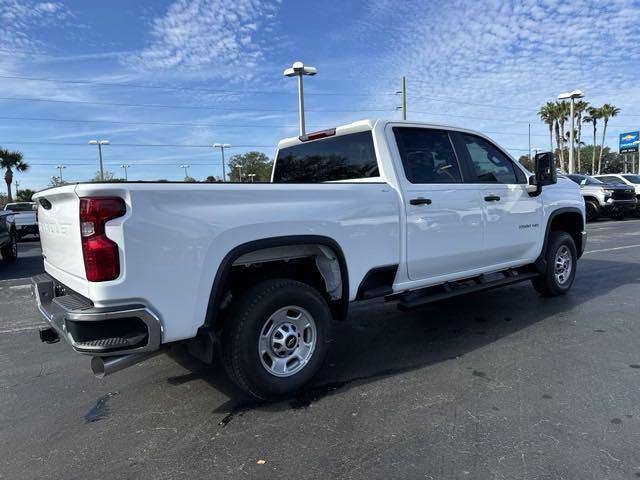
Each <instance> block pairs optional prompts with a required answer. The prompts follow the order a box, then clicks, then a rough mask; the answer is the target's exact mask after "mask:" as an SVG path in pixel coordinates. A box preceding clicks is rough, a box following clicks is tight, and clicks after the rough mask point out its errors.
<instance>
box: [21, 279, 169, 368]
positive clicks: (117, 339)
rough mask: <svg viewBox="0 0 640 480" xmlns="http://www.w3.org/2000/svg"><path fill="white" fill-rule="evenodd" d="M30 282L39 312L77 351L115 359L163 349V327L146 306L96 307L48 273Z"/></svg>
mask: <svg viewBox="0 0 640 480" xmlns="http://www.w3.org/2000/svg"><path fill="white" fill-rule="evenodd" d="M31 281H32V283H33V293H34V296H35V298H36V303H37V305H38V310H40V313H41V314H42V315H43V316H44V318H45V319H46V320H47V322H48V323H49V324H50V325H51V327H52V328H53V329H54V330H55V331H56V333H57V334H58V335H59V336H60V337H62V338H64V339H65V340H66V341H67V342H68V343H69V344H70V345H71V347H72V348H73V349H74V350H75V351H77V352H79V353H83V354H88V355H93V356H112V355H122V354H134V353H142V352H152V351H155V350H158V349H159V348H160V343H161V339H162V325H161V323H160V320H159V319H158V317H157V316H156V315H155V314H154V313H153V312H151V311H150V310H149V309H148V308H147V307H145V306H144V305H122V306H117V307H107V308H97V307H94V306H93V303H91V301H89V300H87V299H86V298H84V297H82V296H80V295H78V294H76V293H73V292H72V293H66V291H65V290H66V289H65V287H64V286H63V285H61V284H59V283H57V282H56V280H55V279H54V278H53V277H51V276H50V275H48V274H46V273H45V274H42V275H37V276H35V277H33V278H32V279H31ZM43 341H46V340H44V339H43Z"/></svg>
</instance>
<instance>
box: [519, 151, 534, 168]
mask: <svg viewBox="0 0 640 480" xmlns="http://www.w3.org/2000/svg"><path fill="white" fill-rule="evenodd" d="M518 162H520V163H521V164H522V165H523V166H524V168H526V169H527V170H529V171H530V172H535V171H536V169H535V162H534V160H533V158H531V159H530V158H529V155H521V156H520V158H519V159H518Z"/></svg>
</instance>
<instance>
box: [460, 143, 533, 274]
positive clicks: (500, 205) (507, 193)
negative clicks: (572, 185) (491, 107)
mask: <svg viewBox="0 0 640 480" xmlns="http://www.w3.org/2000/svg"><path fill="white" fill-rule="evenodd" d="M454 136H455V139H456V147H457V150H458V153H459V155H460V158H461V160H462V161H466V162H468V164H469V165H470V168H469V170H470V171H472V172H473V174H474V175H475V179H472V180H471V182H473V183H474V184H475V185H476V186H477V187H478V189H479V191H480V200H481V202H482V205H483V211H484V219H485V231H484V253H483V256H485V258H486V259H487V263H489V264H490V265H492V266H496V267H499V266H500V265H502V264H505V263H511V262H520V261H530V260H533V259H535V257H536V256H537V254H538V252H537V250H538V249H539V245H540V243H539V241H540V239H541V238H542V235H543V230H542V229H543V228H544V227H543V225H542V224H541V223H542V222H541V220H542V200H541V198H540V196H531V195H529V193H528V192H527V190H526V184H527V178H526V176H525V174H524V172H523V171H522V170H521V169H520V168H519V167H518V166H517V165H515V164H514V162H513V161H512V160H511V159H510V158H509V157H508V156H507V155H506V154H505V153H504V152H502V151H501V150H500V149H499V148H498V147H496V146H495V145H493V144H492V143H491V142H489V141H488V140H486V139H484V138H482V137H479V136H477V135H472V134H468V133H455V134H454Z"/></svg>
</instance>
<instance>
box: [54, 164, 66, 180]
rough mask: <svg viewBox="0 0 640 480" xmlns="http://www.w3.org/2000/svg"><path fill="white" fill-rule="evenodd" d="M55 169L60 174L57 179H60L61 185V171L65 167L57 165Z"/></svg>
mask: <svg viewBox="0 0 640 480" xmlns="http://www.w3.org/2000/svg"><path fill="white" fill-rule="evenodd" d="M56 168H57V169H58V172H60V175H58V178H60V183H62V169H64V168H67V167H66V166H64V165H58V166H57V167H56Z"/></svg>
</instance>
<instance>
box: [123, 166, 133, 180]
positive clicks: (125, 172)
mask: <svg viewBox="0 0 640 480" xmlns="http://www.w3.org/2000/svg"><path fill="white" fill-rule="evenodd" d="M129 167H131V165H120V168H124V181H125V182H126V181H128V180H129V176H128V175H127V168H129Z"/></svg>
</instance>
